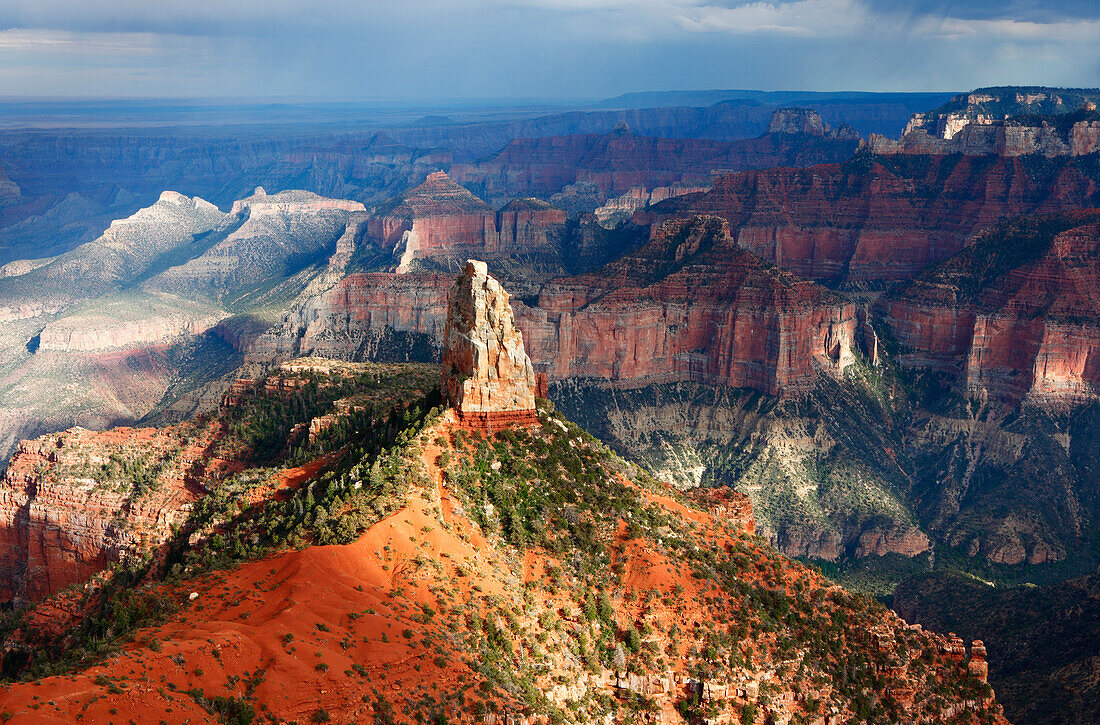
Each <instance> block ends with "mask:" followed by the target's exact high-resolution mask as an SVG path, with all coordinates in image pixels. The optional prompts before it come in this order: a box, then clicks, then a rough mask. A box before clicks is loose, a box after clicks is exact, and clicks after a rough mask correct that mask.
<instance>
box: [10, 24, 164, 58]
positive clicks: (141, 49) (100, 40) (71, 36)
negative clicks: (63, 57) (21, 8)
mask: <svg viewBox="0 0 1100 725" xmlns="http://www.w3.org/2000/svg"><path fill="white" fill-rule="evenodd" d="M163 45H164V43H163V36H160V35H157V34H155V33H76V32H71V31H65V30H19V29H11V30H0V53H3V52H7V53H12V54H39V53H46V54H50V55H55V54H72V55H103V56H147V55H151V54H154V53H157V52H159V51H160V50H161V49H162V48H163Z"/></svg>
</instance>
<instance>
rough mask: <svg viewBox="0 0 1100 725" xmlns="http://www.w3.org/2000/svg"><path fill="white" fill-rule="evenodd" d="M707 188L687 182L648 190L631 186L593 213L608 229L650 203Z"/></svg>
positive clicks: (706, 188)
mask: <svg viewBox="0 0 1100 725" xmlns="http://www.w3.org/2000/svg"><path fill="white" fill-rule="evenodd" d="M709 189H710V187H709V186H690V185H687V184H674V185H672V186H658V187H656V188H654V189H650V190H647V189H646V188H645V187H644V186H632V187H631V188H630V189H629V190H628V191H627V192H626V193H625V194H621V195H619V196H616V197H615V198H613V199H609V200H608V201H607V203H606V204H604V205H603V206H601V207H598V208H597V209H596V211H595V212H594V214H595V215H596V219H597V220H599V222H600V225H601V226H603V227H605V228H607V229H610V228H612V227H614V226H615V225H617V224H619V223H620V222H623V221H626V220H628V219H630V218H631V217H632V216H633V215H634V212H636V211H640V210H642V209H645V208H646V207H648V206H649V205H651V204H659V203H661V202H662V201H664V200H666V199H671V198H672V197H674V196H684V195H685V194H696V193H700V192H704V191H708V190H709Z"/></svg>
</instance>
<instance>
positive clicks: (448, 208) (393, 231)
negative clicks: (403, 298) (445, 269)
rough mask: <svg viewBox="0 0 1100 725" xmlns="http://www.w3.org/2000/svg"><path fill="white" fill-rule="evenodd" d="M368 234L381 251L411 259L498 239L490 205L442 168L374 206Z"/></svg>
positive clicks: (403, 260)
mask: <svg viewBox="0 0 1100 725" xmlns="http://www.w3.org/2000/svg"><path fill="white" fill-rule="evenodd" d="M367 236H368V238H369V239H370V240H371V241H372V242H373V243H374V244H375V245H377V246H378V248H379V249H381V250H383V251H386V252H389V251H392V252H394V253H395V254H396V255H397V256H399V257H401V268H402V269H407V268H408V265H409V264H410V263H411V262H412V260H413V259H415V258H417V257H423V256H428V255H431V254H432V253H436V252H445V251H448V250H451V249H453V248H455V247H460V248H480V249H495V248H496V247H497V245H498V243H499V237H498V235H497V232H496V214H495V213H494V212H493V209H492V207H490V206H489V205H488V204H486V203H485V202H483V201H482V200H481V199H478V198H477V197H476V196H474V195H473V194H471V193H470V192H469V191H467V190H466V189H464V188H462V187H461V186H459V185H458V184H456V183H455V182H454V181H452V180H451V179H450V177H448V176H447V174H446V173H444V172H442V171H437V172H433V173H431V174H428V178H427V180H425V181H424V183H423V184H421V185H420V186H417V187H416V188H414V189H411V190H410V191H408V192H406V193H405V194H402V195H401V196H399V197H397V198H395V199H393V200H391V201H389V202H387V203H386V204H383V205H382V206H381V207H379V208H377V209H375V210H374V211H373V212H372V214H371V216H370V218H369V219H368V221H367Z"/></svg>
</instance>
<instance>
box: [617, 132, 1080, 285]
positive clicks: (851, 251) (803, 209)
mask: <svg viewBox="0 0 1100 725" xmlns="http://www.w3.org/2000/svg"><path fill="white" fill-rule="evenodd" d="M1087 158H1088V160H1087V161H1083V162H1081V163H1076V162H1074V161H1073V160H1072V159H1069V158H1066V157H1061V158H1058V159H1053V160H1051V161H1050V162H1048V163H1040V164H1038V168H1036V165H1035V164H1034V162H1027V163H1025V162H1024V161H1022V160H1021V159H1019V158H1003V157H999V156H988V155H987V156H982V157H968V156H959V155H955V156H935V155H931V156H908V157H907V156H893V157H881V156H876V155H874V154H873V153H870V151H869V150H867V149H864V150H863V151H861V152H860V153H859V154H857V155H856V156H855V157H853V159H851V160H849V161H847V162H845V163H843V164H827V165H821V166H813V167H810V168H808V169H768V170H762V171H748V172H742V173H736V174H729V175H726V176H723V177H722V178H720V179H718V180H717V181H716V182H715V184H714V187H713V188H712V189H711V190H710V191H708V192H704V193H701V194H688V195H684V196H680V197H676V198H673V199H669V200H667V201H664V202H662V203H660V204H657V205H655V206H653V207H652V208H650V209H648V210H646V211H640V212H638V213H637V214H635V220H636V221H637V222H638V223H643V224H648V225H649V226H650V228H651V229H654V230H655V229H657V228H658V227H659V225H660V223H661V222H662V221H663V220H665V219H669V218H673V217H686V216H692V215H695V214H713V215H717V216H721V217H723V218H725V219H726V220H728V221H729V223H730V228H731V230H732V233H733V235H734V237H735V239H736V240H737V243H738V244H739V245H740V246H742V247H743V248H745V249H747V250H748V251H750V252H752V253H753V254H756V255H757V256H759V257H761V258H763V259H767V260H769V261H772V262H774V263H776V264H778V265H780V266H781V267H783V268H785V269H788V270H790V271H792V272H794V273H795V274H797V275H799V276H801V277H806V278H809V279H814V280H818V281H822V282H827V283H828V284H830V285H837V286H842V287H852V288H861V287H868V286H869V287H871V288H876V287H877V288H881V287H882V286H883V285H887V284H890V283H894V282H898V281H901V280H905V279H908V278H910V277H913V276H914V275H916V274H917V273H918V272H920V271H921V270H923V269H924V268H926V267H928V266H929V265H931V264H935V263H937V262H941V261H943V260H944V259H947V258H948V257H950V256H951V255H953V254H956V253H957V252H959V251H960V250H961V249H962V248H963V246H964V245H965V244H966V242H967V240H968V239H969V237H970V236H971V235H972V234H974V233H975V232H977V231H980V230H981V229H983V228H985V227H987V226H990V225H992V224H994V223H996V222H997V221H998V220H1000V219H1001V218H1003V217H1008V216H1021V215H1027V214H1040V213H1046V212H1055V211H1067V210H1072V209H1087V208H1090V207H1092V206H1095V205H1097V204H1098V203H1100V199H1098V197H1097V194H1098V193H1100V186H1098V182H1097V180H1096V178H1095V176H1094V174H1093V173H1092V171H1091V169H1092V166H1091V165H1090V164H1093V163H1094V159H1095V157H1094V156H1090V157H1087Z"/></svg>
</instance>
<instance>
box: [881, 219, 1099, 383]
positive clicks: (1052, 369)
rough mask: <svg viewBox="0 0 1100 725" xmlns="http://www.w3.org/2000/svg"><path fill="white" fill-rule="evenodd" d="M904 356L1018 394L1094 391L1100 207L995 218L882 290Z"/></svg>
mask: <svg viewBox="0 0 1100 725" xmlns="http://www.w3.org/2000/svg"><path fill="white" fill-rule="evenodd" d="M883 309H884V315H885V320H886V323H887V324H888V325H889V326H890V328H891V330H892V332H893V335H894V337H895V338H896V340H897V341H898V343H899V344H900V346H901V351H902V355H901V357H900V360H901V362H902V364H903V365H908V366H911V367H917V368H927V369H933V370H939V371H944V372H947V373H949V374H952V375H954V376H956V377H957V379H958V381H959V384H960V385H961V386H962V387H963V388H964V389H965V390H966V391H967V393H968V394H979V395H982V396H984V397H988V398H990V399H993V400H999V401H1003V402H1007V403H1018V402H1019V401H1020V400H1022V399H1023V398H1025V397H1027V398H1031V399H1035V400H1066V401H1082V400H1095V399H1096V398H1097V396H1098V394H1100V215H1097V214H1096V213H1094V212H1093V213H1080V214H1066V215H1059V216H1054V217H1041V218H1039V219H1030V220H1021V221H1017V222H1007V223H1003V224H1001V225H999V226H997V227H995V228H993V229H991V230H989V231H988V232H986V233H984V234H982V235H981V236H979V237H978V239H977V240H976V241H975V243H974V244H973V245H972V246H970V247H968V248H967V249H966V250H964V251H963V252H962V253H960V254H959V255H957V256H956V257H954V258H952V259H951V260H949V261H948V262H945V263H944V264H943V265H940V266H939V267H936V268H935V269H932V270H929V272H928V273H927V274H924V275H921V276H920V277H918V278H917V279H915V280H914V281H913V282H911V283H910V284H909V285H907V286H906V287H904V288H903V289H901V290H899V291H897V292H895V293H892V294H890V295H889V296H888V297H887V298H886V300H884V308H883Z"/></svg>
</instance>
